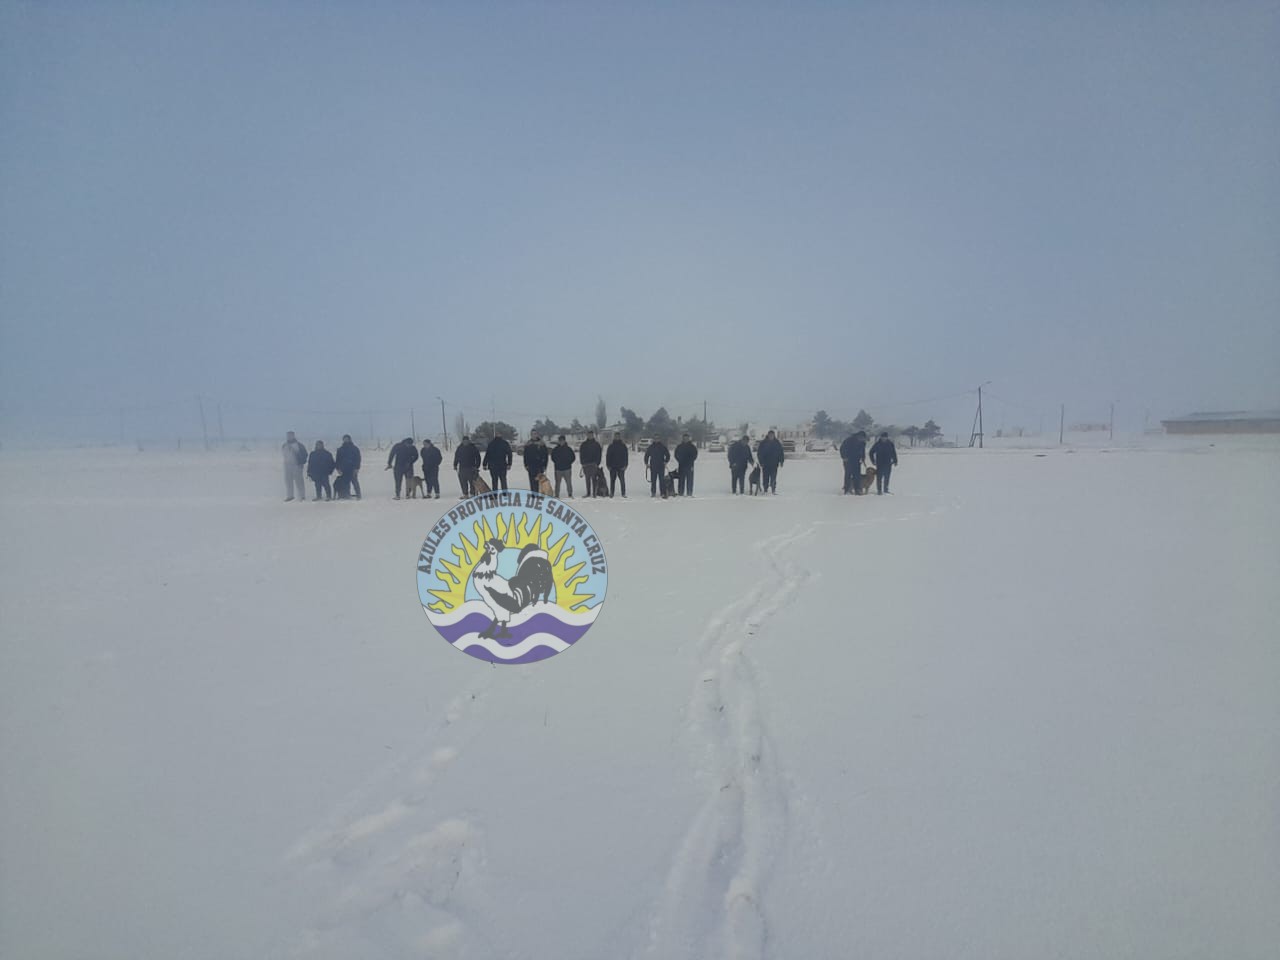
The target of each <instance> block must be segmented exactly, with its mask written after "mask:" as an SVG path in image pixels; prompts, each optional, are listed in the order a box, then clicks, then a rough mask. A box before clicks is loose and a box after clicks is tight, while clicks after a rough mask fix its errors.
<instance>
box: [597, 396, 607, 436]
mask: <svg viewBox="0 0 1280 960" xmlns="http://www.w3.org/2000/svg"><path fill="white" fill-rule="evenodd" d="M608 422H609V414H608V412H607V411H606V409H605V405H604V397H600V396H597V397H596V429H597V430H603V429H604V428H605V425H606V424H607V423H608Z"/></svg>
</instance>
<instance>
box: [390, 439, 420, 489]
mask: <svg viewBox="0 0 1280 960" xmlns="http://www.w3.org/2000/svg"><path fill="white" fill-rule="evenodd" d="M417 462H418V448H417V447H415V446H414V445H413V437H405V438H404V439H403V440H401V441H400V442H399V443H397V444H396V445H395V446H393V447H392V448H391V451H390V452H389V453H388V454H387V465H386V467H385V469H387V470H390V469H391V467H392V466H393V465H394V466H395V468H396V473H395V477H396V499H397V500H399V499H400V485H401V484H402V483H403V484H405V485H406V486H407V484H408V478H409V477H411V476H413V465H414V464H415V463H417ZM408 492H409V491H408V490H405V493H408Z"/></svg>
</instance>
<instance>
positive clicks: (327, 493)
mask: <svg viewBox="0 0 1280 960" xmlns="http://www.w3.org/2000/svg"><path fill="white" fill-rule="evenodd" d="M311 482H312V483H314V484H315V485H316V499H317V500H319V499H320V492H321V491H324V498H325V499H326V500H332V499H333V488H332V487H330V486H329V478H328V477H321V478H320V479H319V480H317V479H316V478H315V477H312V478H311Z"/></svg>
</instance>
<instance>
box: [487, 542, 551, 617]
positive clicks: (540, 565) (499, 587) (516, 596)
mask: <svg viewBox="0 0 1280 960" xmlns="http://www.w3.org/2000/svg"><path fill="white" fill-rule="evenodd" d="M505 549H506V544H504V543H503V542H502V541H501V540H498V539H496V538H494V539H490V540H487V541H485V545H484V555H483V556H481V557H480V561H479V562H478V563H477V564H476V565H475V567H474V568H473V569H472V571H471V580H472V582H473V583H474V584H475V588H476V593H478V594H480V599H481V600H483V601H484V602H485V606H487V607H488V608H489V609H490V610H492V611H493V622H492V623H491V624H489V626H487V627H486V628H485V629H484V630H483V631H482V632H481V633H480V634H479V635H480V636H481V637H486V638H488V637H495V638H502V637H509V636H511V634H510V632H509V631H508V630H507V624H508V622H509V621H510V620H511V617H512V615H513V614H517V613H519V612H520V611H521V610H524V609H525V608H527V607H530V606H532V605H533V604H534V603H536V602H537V601H539V600H541V601H543V602H546V601H547V600H548V599H549V598H550V596H551V591H552V589H554V587H555V581H554V580H553V579H552V576H551V561H550V560H549V559H548V558H547V551H545V550H543V549H542V548H541V547H539V546H538V545H537V544H536V543H531V544H529V545H528V546H526V547H524V548H523V549H522V550H521V551H520V556H519V559H518V560H517V563H516V575H515V576H514V577H512V578H511V579H510V580H508V579H507V578H506V577H503V576H501V575H499V573H498V554H500V553H501V552H502V551H503V550H505ZM494 631H497V632H496V633H495V632H494Z"/></svg>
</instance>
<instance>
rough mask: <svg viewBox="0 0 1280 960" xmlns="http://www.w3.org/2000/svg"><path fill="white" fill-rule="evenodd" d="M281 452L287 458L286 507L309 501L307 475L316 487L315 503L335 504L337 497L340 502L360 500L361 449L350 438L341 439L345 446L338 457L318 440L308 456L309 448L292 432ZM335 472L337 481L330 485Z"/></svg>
mask: <svg viewBox="0 0 1280 960" xmlns="http://www.w3.org/2000/svg"><path fill="white" fill-rule="evenodd" d="M280 452H281V453H282V454H283V456H284V493H285V497H284V499H285V502H286V503H288V502H289V501H291V500H298V501H305V500H306V499H307V490H306V486H305V484H304V483H303V474H304V473H305V474H306V476H307V477H309V478H310V479H311V482H312V483H314V484H315V488H316V495H315V499H316V500H321V499H323V500H332V499H334V498H335V496H336V498H337V499H339V500H341V499H345V498H346V497H348V496H354V497H355V498H356V499H357V500H359V499H360V479H359V473H360V448H359V447H357V446H356V445H355V444H354V443H352V442H351V435H350V434H343V435H342V443H341V444H340V445H339V446H338V450H337V452H336V453H331V452H329V451H328V450H326V449H325V446H324V441H323V440H317V441H316V444H315V447H314V448H312V450H311V451H310V452H309V453H308V452H307V448H306V446H305V445H304V444H303V443H302V442H301V441H300V440H298V438H297V437H296V436H294V433H293V431H292V430H290V431H289V432H288V433H287V434H285V441H284V444H283V445H282V446H281V447H280ZM335 471H336V472H337V474H338V479H337V481H335V482H334V484H333V485H330V482H329V478H330V477H331V476H333V474H334V472H335ZM335 487H336V488H337V490H336V492H335V489H334V488H335ZM322 495H323V496H322Z"/></svg>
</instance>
